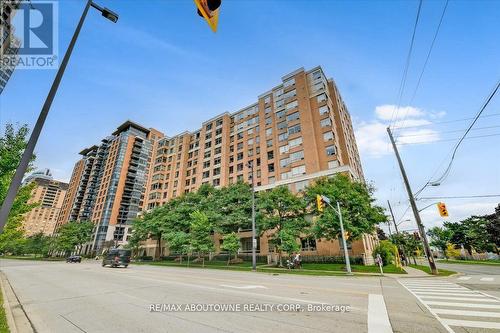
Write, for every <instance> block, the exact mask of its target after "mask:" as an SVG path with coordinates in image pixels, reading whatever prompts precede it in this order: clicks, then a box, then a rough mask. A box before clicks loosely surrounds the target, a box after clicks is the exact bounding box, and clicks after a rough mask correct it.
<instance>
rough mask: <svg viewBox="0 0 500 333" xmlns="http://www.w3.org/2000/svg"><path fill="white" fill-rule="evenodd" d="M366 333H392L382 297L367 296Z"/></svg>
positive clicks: (375, 295) (377, 295) (376, 295)
mask: <svg viewBox="0 0 500 333" xmlns="http://www.w3.org/2000/svg"><path fill="white" fill-rule="evenodd" d="M368 333H393V331H392V326H391V322H390V321H389V315H388V314H387V308H386V307H385V301H384V296H383V295H379V294H369V295H368Z"/></svg>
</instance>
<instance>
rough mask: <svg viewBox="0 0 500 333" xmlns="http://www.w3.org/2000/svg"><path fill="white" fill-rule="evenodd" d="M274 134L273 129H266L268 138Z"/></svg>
mask: <svg viewBox="0 0 500 333" xmlns="http://www.w3.org/2000/svg"><path fill="white" fill-rule="evenodd" d="M272 134H273V129H272V127H271V128H266V136H270V135H272Z"/></svg>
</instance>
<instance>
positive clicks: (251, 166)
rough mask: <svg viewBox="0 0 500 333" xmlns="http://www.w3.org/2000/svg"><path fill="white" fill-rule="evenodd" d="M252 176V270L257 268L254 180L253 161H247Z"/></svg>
mask: <svg viewBox="0 0 500 333" xmlns="http://www.w3.org/2000/svg"><path fill="white" fill-rule="evenodd" d="M248 167H249V168H250V173H251V176H250V177H251V178H252V271H254V272H255V271H256V270H257V253H256V252H257V238H256V232H255V180H254V173H253V163H252V162H248Z"/></svg>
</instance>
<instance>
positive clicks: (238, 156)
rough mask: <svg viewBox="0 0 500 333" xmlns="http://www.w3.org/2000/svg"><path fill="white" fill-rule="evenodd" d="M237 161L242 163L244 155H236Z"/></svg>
mask: <svg viewBox="0 0 500 333" xmlns="http://www.w3.org/2000/svg"><path fill="white" fill-rule="evenodd" d="M236 159H237V160H238V161H241V160H242V159H243V153H238V155H236Z"/></svg>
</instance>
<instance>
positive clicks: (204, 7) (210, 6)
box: [194, 0, 222, 32]
mask: <svg viewBox="0 0 500 333" xmlns="http://www.w3.org/2000/svg"><path fill="white" fill-rule="evenodd" d="M194 3H195V4H196V7H197V8H198V15H200V16H201V17H203V18H204V19H205V20H206V21H207V23H208V25H209V26H210V28H211V29H212V31H213V32H216V31H217V24H218V23H219V7H220V5H221V3H222V0H194Z"/></svg>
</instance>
